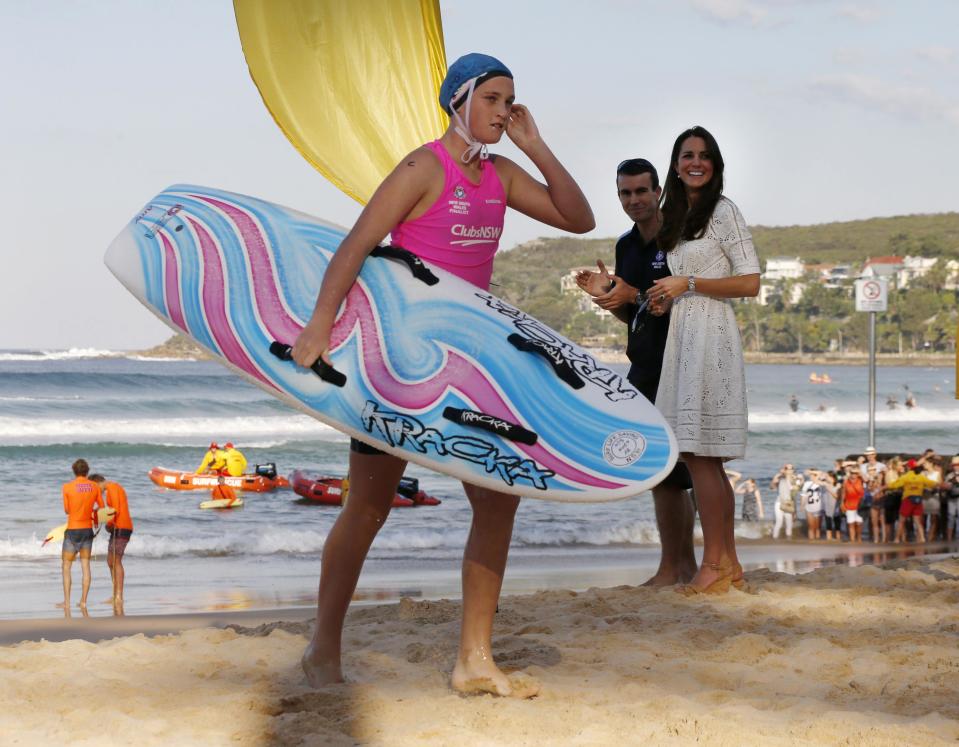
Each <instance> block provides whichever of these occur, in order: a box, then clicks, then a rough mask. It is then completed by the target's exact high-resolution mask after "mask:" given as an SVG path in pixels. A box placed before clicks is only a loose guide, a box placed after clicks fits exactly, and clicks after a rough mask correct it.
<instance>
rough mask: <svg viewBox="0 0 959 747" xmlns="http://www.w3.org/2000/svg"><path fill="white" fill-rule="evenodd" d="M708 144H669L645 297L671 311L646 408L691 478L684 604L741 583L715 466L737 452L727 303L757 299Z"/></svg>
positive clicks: (727, 500) (742, 402)
mask: <svg viewBox="0 0 959 747" xmlns="http://www.w3.org/2000/svg"><path fill="white" fill-rule="evenodd" d="M723 168H724V164H723V158H722V155H721V154H720V152H719V145H718V144H717V143H716V140H715V138H713V136H712V135H711V134H710V133H709V132H708V131H707V130H705V129H704V128H702V127H692V128H690V129H688V130H686V131H685V132H683V133H682V134H680V136H679V137H678V138H677V139H676V143H675V144H674V145H673V152H672V157H671V159H670V169H669V175H668V176H667V178H666V185H665V190H664V194H663V226H662V229H661V230H660V233H659V242H660V246H661V247H662V248H663V249H665V250H667V255H666V261H667V263H668V264H669V269H670V272H672V276H671V277H666V278H662V279H661V280H659V281H657V283H656V284H655V285H654V286H653V287H652V288H650V289H649V291H648V295H649V298H650V302H651V310H652V312H653V313H657V312H661V311H662V309H663V307H664V306H665V305H668V304H672V309H671V311H670V319H669V338H668V340H667V343H666V352H665V355H664V357H663V372H662V378H661V379H660V384H659V391H658V393H657V394H656V406H657V407H658V408H659V409H660V410H661V411H662V413H663V415H664V416H665V417H666V420H667V421H668V422H669V424H670V425H671V426H672V427H673V430H674V431H675V433H676V440H677V441H678V443H679V451H680V453H681V455H682V458H683V460H684V461H685V462H686V465H687V466H688V467H689V471H690V474H691V475H692V478H693V490H694V491H695V495H696V504H697V506H698V508H699V515H700V521H701V523H702V527H703V562H702V565H701V566H700V567H699V570H698V571H697V573H696V575H695V577H693V580H692V581H691V582H690V583H689V584H687V585H686V586H685V587H681V591H683V592H684V593H687V594H692V593H702V592H724V591H727V590H728V589H729V586H730V584H735V585H737V586H739V585H741V583H742V575H743V573H742V566H740V565H739V560H738V558H737V556H736V543H735V536H734V533H733V526H734V521H735V498H734V496H733V491H732V488H731V486H730V484H729V480H727V479H726V474H725V472H724V470H723V463H724V462H726V461H728V460H730V459H739V458H742V457H743V456H744V455H745V452H746V379H745V369H744V365H743V351H742V342H741V340H740V337H739V328H738V327H737V326H736V316H735V314H734V313H733V307H732V303H731V301H730V299H732V298H744V297H749V296H755V295H757V294H758V293H759V260H758V258H757V257H756V251H755V249H754V248H753V242H752V237H751V236H750V234H749V229H748V228H747V227H746V222H745V221H744V220H743V217H742V215H741V214H740V212H739V208H737V207H736V205H735V204H733V202H732V201H731V200H729V199H727V198H726V197H723V196H722V189H723Z"/></svg>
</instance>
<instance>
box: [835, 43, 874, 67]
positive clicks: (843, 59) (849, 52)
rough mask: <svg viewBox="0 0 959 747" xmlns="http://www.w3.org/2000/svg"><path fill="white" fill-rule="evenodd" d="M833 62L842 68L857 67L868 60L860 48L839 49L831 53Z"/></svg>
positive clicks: (867, 55)
mask: <svg viewBox="0 0 959 747" xmlns="http://www.w3.org/2000/svg"><path fill="white" fill-rule="evenodd" d="M832 59H833V62H835V63H836V64H837V65H840V66H842V67H858V66H861V65H863V64H864V63H865V62H867V60H868V59H869V53H868V52H867V51H866V50H865V49H863V48H862V47H840V48H839V49H836V50H835V51H834V52H833V53H832Z"/></svg>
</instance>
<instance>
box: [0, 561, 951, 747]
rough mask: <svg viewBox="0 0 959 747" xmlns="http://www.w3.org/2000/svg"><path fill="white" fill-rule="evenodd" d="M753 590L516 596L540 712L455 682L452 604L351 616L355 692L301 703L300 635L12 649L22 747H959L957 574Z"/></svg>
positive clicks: (6, 660)
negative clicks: (452, 686)
mask: <svg viewBox="0 0 959 747" xmlns="http://www.w3.org/2000/svg"><path fill="white" fill-rule="evenodd" d="M747 578H748V580H749V582H750V587H751V588H750V590H749V592H748V593H743V592H737V591H734V592H731V593H730V594H729V595H727V596H725V597H716V598H712V597H710V598H693V599H686V598H684V597H681V596H679V595H677V594H673V593H671V592H669V591H652V590H649V589H642V588H636V587H626V586H622V587H617V588H612V589H591V590H590V591H588V592H584V593H574V592H566V591H550V592H543V593H539V594H534V595H530V596H517V597H510V598H507V599H504V600H503V603H502V604H501V606H500V613H499V614H498V615H497V621H496V635H495V644H496V649H497V658H498V660H499V661H500V663H501V666H504V667H506V668H510V669H521V670H523V671H525V672H527V673H529V674H531V675H533V676H535V677H537V678H538V679H539V680H540V681H541V682H542V685H543V689H542V693H541V695H540V696H539V697H537V698H536V699H534V700H532V701H516V700H508V699H507V700H503V699H497V698H494V697H492V696H479V697H461V696H459V695H456V694H453V693H452V692H451V691H450V690H449V688H448V686H447V677H448V672H449V670H450V668H451V666H452V661H453V657H454V654H455V642H456V638H457V635H458V628H459V622H458V620H459V611H460V606H459V603H458V602H452V601H439V602H429V601H426V602H412V601H409V600H403V601H402V602H400V603H399V604H393V605H383V606H377V607H364V608H358V609H355V610H353V611H352V612H351V613H350V617H349V621H348V626H347V631H346V635H345V644H346V649H347V651H348V654H347V657H346V668H347V671H348V672H349V674H350V676H351V678H352V682H351V683H349V684H346V685H339V686H334V687H328V688H325V689H323V690H320V691H310V690H308V689H307V688H306V687H305V683H304V680H303V677H302V675H301V673H300V670H299V666H298V661H299V656H300V654H301V652H302V650H303V646H304V643H305V640H304V636H305V635H306V634H307V633H308V632H309V625H310V624H309V623H304V622H290V623H271V624H268V625H260V626H257V627H243V626H240V625H237V626H235V627H233V628H228V629H216V628H204V629H195V630H187V631H184V632H182V633H178V634H175V635H159V636H155V637H145V636H144V635H142V634H141V635H134V636H129V637H124V638H115V639H112V640H108V641H102V642H100V643H89V642H86V641H81V640H71V641H65V642H62V643H50V642H39V643H37V642H28V643H20V644H17V645H12V646H8V647H5V648H0V705H2V706H3V707H2V708H0V734H4V735H6V737H5V738H9V736H10V735H16V738H17V739H18V740H19V741H15V742H13V743H15V744H39V743H41V742H42V743H46V744H49V743H56V742H69V743H70V744H81V745H82V744H90V745H93V744H101V745H102V744H104V742H106V743H115V744H121V743H123V744H127V743H136V744H137V745H143V746H147V745H160V744H163V745H169V744H201V743H202V744H205V745H219V744H235V745H266V744H304V745H328V744H355V743H364V744H383V745H387V744H388V745H423V744H436V745H446V744H470V745H493V744H496V745H502V744H517V745H523V744H528V745H547V744H573V745H630V744H660V743H667V742H671V743H676V744H680V743H688V742H692V741H695V742H696V743H697V744H706V745H732V744H757V743H762V744H768V745H778V744H783V745H785V744H797V743H798V744H830V745H834V744H850V745H856V744H863V745H866V744H868V745H897V746H898V745H901V744H911V745H927V744H946V743H954V742H955V741H956V740H957V739H959V646H957V642H959V559H955V558H951V559H940V560H930V559H922V560H910V561H896V562H894V563H891V564H887V565H886V566H884V567H881V568H876V567H869V566H864V567H860V568H855V569H852V568H848V567H832V568H827V569H820V570H817V571H815V572H813V573H809V574H806V575H804V576H789V575H785V574H777V573H772V572H768V571H756V572H752V573H749V574H747Z"/></svg>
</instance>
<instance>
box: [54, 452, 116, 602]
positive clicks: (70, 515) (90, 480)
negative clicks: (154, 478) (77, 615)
mask: <svg viewBox="0 0 959 747" xmlns="http://www.w3.org/2000/svg"><path fill="white" fill-rule="evenodd" d="M73 476H74V478H73V480H71V481H70V482H68V483H66V484H64V486H63V511H64V513H65V514H66V515H67V524H66V531H65V532H64V535H63V548H62V551H61V558H62V560H63V565H62V572H63V602H61V603H60V604H58V605H57V606H58V607H61V608H63V610H64V613H65V614H67V615H69V614H70V596H71V591H72V588H71V587H72V584H73V578H72V576H73V573H72V569H73V562H74V560H76V559H77V557H78V556H79V558H80V567H81V571H82V585H81V590H80V602H79V605H78V606H79V607H80V609H81V611H83V612H84V614H85V613H86V610H87V597H88V595H89V593H90V585H91V581H92V575H93V574H92V571H91V568H90V555H91V553H92V551H93V539H94V537H96V534H97V532H99V531H100V526H99V511H100V509H103V508H106V509H109V511H108V512H107V514H108V515H109V519H108V521H107V524H106V529H107V532H108V533H109V535H110V543H109V545H108V547H107V567H108V568H109V569H110V581H111V585H112V593H111V595H110V599H109V600H107V603H108V604H112V605H113V610H114V613H116V614H118V615H122V614H123V584H124V580H125V574H124V569H123V554H124V552H125V551H126V548H127V543H128V542H129V541H130V537H131V535H132V534H133V519H132V518H131V517H130V506H129V503H128V501H127V494H126V491H125V490H124V489H123V486H122V485H120V484H119V483H117V482H111V481H109V480H107V479H106V478H105V477H104V476H103V475H100V474H90V465H89V464H87V461H86V460H85V459H77V460H76V461H75V462H74V463H73Z"/></svg>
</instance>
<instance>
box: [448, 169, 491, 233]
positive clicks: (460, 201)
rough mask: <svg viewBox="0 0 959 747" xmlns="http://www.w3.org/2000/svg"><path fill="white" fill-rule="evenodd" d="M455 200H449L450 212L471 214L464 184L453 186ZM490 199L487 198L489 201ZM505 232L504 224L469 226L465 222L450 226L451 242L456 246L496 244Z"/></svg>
mask: <svg viewBox="0 0 959 747" xmlns="http://www.w3.org/2000/svg"><path fill="white" fill-rule="evenodd" d="M453 197H455V198H456V199H455V200H450V201H449V206H450V212H451V213H453V214H454V215H469V213H470V202H469V200H467V199H465V198H466V190H465V189H463V185H461V184H457V185H456V187H454V188H453ZM488 202H490V200H487V203H488ZM502 232H503V227H502V226H468V225H466V224H465V223H454V224H453V225H452V227H451V228H450V233H451V234H452V236H453V238H451V239H450V244H452V245H454V246H472V245H473V244H494V243H496V242H497V241H499V236H500V234H501V233H502Z"/></svg>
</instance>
